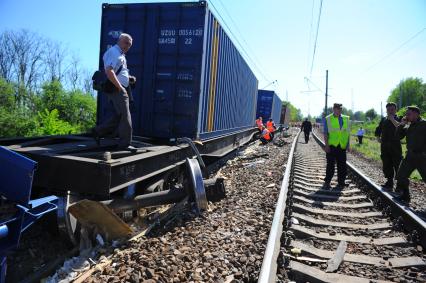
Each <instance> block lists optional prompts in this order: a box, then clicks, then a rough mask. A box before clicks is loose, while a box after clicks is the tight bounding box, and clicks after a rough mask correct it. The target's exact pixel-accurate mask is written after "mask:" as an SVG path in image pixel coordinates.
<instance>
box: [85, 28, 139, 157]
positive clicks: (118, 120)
mask: <svg viewBox="0 0 426 283" xmlns="http://www.w3.org/2000/svg"><path fill="white" fill-rule="evenodd" d="M132 42H133V39H132V37H131V36H130V35H129V34H126V33H122V34H121V35H120V37H119V39H118V42H117V44H116V45H114V46H112V47H111V48H109V49H108V50H107V51H106V52H105V53H104V56H103V61H104V68H105V74H106V76H107V78H108V80H109V82H110V83H112V85H113V86H112V87H111V91H109V92H108V91H104V92H103V94H105V95H106V96H107V97H108V101H109V102H110V103H111V104H112V105H113V107H114V112H115V113H114V114H113V116H111V117H109V118H108V119H107V120H106V121H105V122H104V123H102V124H101V125H98V126H97V127H95V128H94V129H93V130H92V133H93V135H94V138H95V140H96V141H97V143H98V144H99V140H100V137H102V136H105V135H107V134H110V133H112V132H115V131H117V130H118V136H119V139H120V140H119V143H118V146H117V148H118V149H119V150H130V151H135V148H134V147H132V146H130V143H131V141H132V117H131V115H130V110H129V96H130V97H131V88H130V84H134V83H135V82H136V78H135V77H133V76H130V75H129V69H127V61H126V56H125V54H126V53H127V52H128V51H129V49H130V47H131V46H132Z"/></svg>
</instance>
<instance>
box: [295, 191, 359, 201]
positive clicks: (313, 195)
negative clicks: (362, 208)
mask: <svg viewBox="0 0 426 283" xmlns="http://www.w3.org/2000/svg"><path fill="white" fill-rule="evenodd" d="M293 193H295V194H298V195H302V196H304V197H309V198H313V199H326V200H334V201H354V200H364V199H366V198H367V196H365V195H358V196H350V197H345V196H334V195H325V194H321V193H319V194H318V193H307V192H304V191H301V190H298V189H294V190H293Z"/></svg>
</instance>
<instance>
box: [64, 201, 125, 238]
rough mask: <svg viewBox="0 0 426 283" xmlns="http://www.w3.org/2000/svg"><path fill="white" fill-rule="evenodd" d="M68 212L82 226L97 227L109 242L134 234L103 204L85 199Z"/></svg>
mask: <svg viewBox="0 0 426 283" xmlns="http://www.w3.org/2000/svg"><path fill="white" fill-rule="evenodd" d="M68 211H69V212H70V213H71V214H72V215H73V216H74V217H75V218H76V219H77V220H78V222H80V223H81V225H83V226H87V227H94V226H95V227H97V228H98V231H99V233H100V234H101V235H102V236H103V237H104V238H105V239H106V240H107V241H110V240H115V239H120V238H125V237H127V236H129V235H130V234H131V233H132V229H131V228H130V226H129V225H127V224H126V223H125V222H124V221H123V220H121V218H120V217H118V216H117V215H116V214H115V213H114V212H113V211H112V210H111V209H109V208H108V207H107V206H106V205H104V204H103V203H100V202H97V201H92V200H87V199H84V200H81V201H79V202H76V203H74V204H73V205H71V206H70V207H69V209H68Z"/></svg>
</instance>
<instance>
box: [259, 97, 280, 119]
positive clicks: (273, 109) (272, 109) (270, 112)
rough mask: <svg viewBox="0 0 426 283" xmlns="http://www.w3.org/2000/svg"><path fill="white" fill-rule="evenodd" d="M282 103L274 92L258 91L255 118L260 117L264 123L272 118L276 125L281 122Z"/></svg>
mask: <svg viewBox="0 0 426 283" xmlns="http://www.w3.org/2000/svg"><path fill="white" fill-rule="evenodd" d="M281 108H282V102H281V99H280V98H279V97H278V95H277V94H276V93H275V91H272V90H262V89H259V91H258V95H257V108H256V118H258V117H262V119H263V121H264V122H266V120H268V119H269V118H272V119H273V120H274V122H275V123H276V124H279V123H280V122H281Z"/></svg>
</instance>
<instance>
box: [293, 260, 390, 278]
mask: <svg viewBox="0 0 426 283" xmlns="http://www.w3.org/2000/svg"><path fill="white" fill-rule="evenodd" d="M290 269H291V273H292V274H293V276H294V278H293V279H294V280H295V281H296V282H327V283H328V282H329V283H336V282H344V283H370V282H371V279H368V278H361V277H355V276H348V275H343V274H337V273H325V272H324V271H321V270H319V269H316V268H314V267H311V266H309V265H306V264H303V263H300V262H297V261H293V260H292V261H290ZM374 282H377V283H390V281H383V280H375V281H374Z"/></svg>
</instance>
